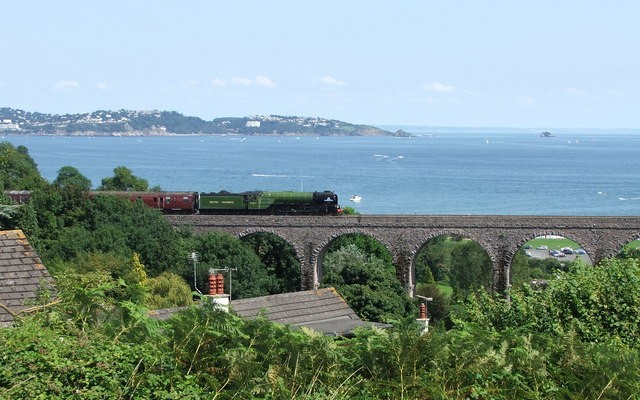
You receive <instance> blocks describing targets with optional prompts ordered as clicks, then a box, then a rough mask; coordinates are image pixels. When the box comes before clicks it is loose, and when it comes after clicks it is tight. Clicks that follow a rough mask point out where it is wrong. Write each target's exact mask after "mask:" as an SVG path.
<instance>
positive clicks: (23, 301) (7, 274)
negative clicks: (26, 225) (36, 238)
mask: <svg viewBox="0 0 640 400" xmlns="http://www.w3.org/2000/svg"><path fill="white" fill-rule="evenodd" d="M51 282H52V279H51V275H49V271H47V269H46V268H45V266H44V265H43V264H42V261H41V260H40V257H39V256H38V254H36V252H35V250H33V248H32V247H31V244H30V243H29V241H28V240H27V238H26V237H25V235H24V233H23V232H22V231H20V230H13V231H0V303H1V304H2V305H4V306H5V307H7V308H8V309H10V310H11V311H12V312H14V313H16V312H19V311H20V310H23V309H25V308H28V307H29V306H30V305H29V300H32V299H35V298H36V294H37V291H38V289H39V288H40V287H41V285H42V284H43V283H44V284H49V283H51ZM12 322H13V316H12V315H11V314H10V313H9V312H8V311H7V310H6V309H4V308H2V307H0V327H3V326H8V325H10V324H11V323H12Z"/></svg>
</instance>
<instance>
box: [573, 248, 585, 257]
mask: <svg viewBox="0 0 640 400" xmlns="http://www.w3.org/2000/svg"><path fill="white" fill-rule="evenodd" d="M574 253H576V254H579V255H581V256H582V255H585V254H587V252H586V251H584V249H576V250H575V252H574Z"/></svg>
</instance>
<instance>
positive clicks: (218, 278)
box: [206, 274, 230, 311]
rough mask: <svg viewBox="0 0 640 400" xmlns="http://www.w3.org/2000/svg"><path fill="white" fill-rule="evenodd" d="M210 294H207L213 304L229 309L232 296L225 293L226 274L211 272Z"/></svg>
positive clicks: (209, 279)
mask: <svg viewBox="0 0 640 400" xmlns="http://www.w3.org/2000/svg"><path fill="white" fill-rule="evenodd" d="M208 281H209V294H208V295H207V296H206V297H207V298H208V299H209V301H210V302H211V304H214V305H216V306H219V307H222V308H223V309H224V310H225V311H229V303H230V298H229V295H228V294H225V293H224V275H222V274H209V278H208Z"/></svg>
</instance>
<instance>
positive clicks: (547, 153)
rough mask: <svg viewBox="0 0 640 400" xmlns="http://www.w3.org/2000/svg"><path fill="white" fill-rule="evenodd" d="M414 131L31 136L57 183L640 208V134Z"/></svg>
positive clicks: (561, 211)
mask: <svg viewBox="0 0 640 400" xmlns="http://www.w3.org/2000/svg"><path fill="white" fill-rule="evenodd" d="M408 131H409V132H411V133H412V134H414V136H413V137H408V138H404V137H403V138H400V137H398V138H396V137H322V136H321V137H315V136H313V137H310V136H300V137H297V136H247V137H245V136H209V135H185V136H155V137H146V136H145V137H124V136H121V137H98V136H96V137H92V136H70V137H66V136H24V135H5V136H3V137H2V139H1V140H2V141H8V142H10V143H12V144H14V145H15V146H18V145H23V146H26V147H27V148H28V150H29V154H30V155H31V157H32V158H33V159H34V160H35V162H36V163H37V164H38V168H39V170H40V173H41V174H42V176H43V177H44V178H46V179H47V180H49V181H52V180H54V179H55V178H56V176H57V172H58V170H59V169H60V168H61V167H63V166H73V167H75V168H77V169H78V170H79V171H80V172H81V173H82V174H83V175H85V176H86V177H87V178H89V179H90V180H91V181H92V184H93V187H94V188H95V187H97V186H99V185H100V183H101V180H102V179H103V178H105V177H110V176H113V169H114V168H115V167H117V166H126V167H127V168H129V169H131V170H132V171H133V174H134V175H136V176H137V177H140V178H144V179H147V181H148V182H149V185H150V186H155V185H158V186H160V187H161V189H162V190H166V191H197V192H219V191H221V190H226V191H230V192H244V191H252V190H265V191H288V190H291V191H324V190H330V191H334V192H336V193H337V194H338V196H339V198H340V203H341V205H342V206H349V207H353V208H354V209H355V210H356V211H357V212H360V213H362V214H405V215H406V214H428V215H429V214H448V215H453V214H456V215H474V214H483V215H551V216H553V215H564V216H571V215H579V216H587V215H594V216H607V215H610V216H625V215H634V216H637V215H640V132H639V131H637V130H636V131H629V132H625V131H613V132H612V131H598V130H579V129H575V130H564V131H562V132H558V133H554V136H553V137H540V131H536V130H513V131H510V130H509V129H488V128H487V129H454V128H449V129H436V128H429V127H423V128H420V127H412V128H411V129H409V130H408ZM353 195H357V196H358V197H359V198H360V201H358V202H354V201H351V200H350V198H351V197H352V196H353Z"/></svg>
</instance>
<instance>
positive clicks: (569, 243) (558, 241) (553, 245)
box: [525, 237, 640, 250]
mask: <svg viewBox="0 0 640 400" xmlns="http://www.w3.org/2000/svg"><path fill="white" fill-rule="evenodd" d="M527 245H529V246H531V247H532V248H534V249H535V248H536V247H538V246H542V245H544V246H547V247H548V248H549V250H553V249H555V250H560V249H561V248H563V247H571V248H572V249H574V250H575V249H578V248H580V245H579V244H578V243H576V242H574V241H573V240H570V239H567V238H563V237H552V238H551V237H550V238H545V237H539V238H535V239H532V240H529V241H528V242H527V243H525V246H527ZM638 247H640V240H634V241H632V242H629V243H627V245H626V246H625V248H631V249H635V248H638Z"/></svg>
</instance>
